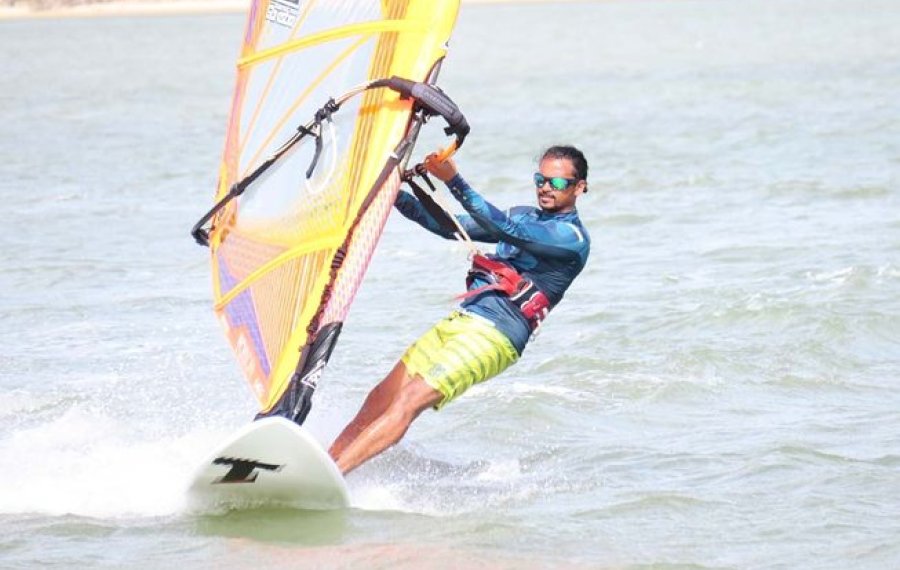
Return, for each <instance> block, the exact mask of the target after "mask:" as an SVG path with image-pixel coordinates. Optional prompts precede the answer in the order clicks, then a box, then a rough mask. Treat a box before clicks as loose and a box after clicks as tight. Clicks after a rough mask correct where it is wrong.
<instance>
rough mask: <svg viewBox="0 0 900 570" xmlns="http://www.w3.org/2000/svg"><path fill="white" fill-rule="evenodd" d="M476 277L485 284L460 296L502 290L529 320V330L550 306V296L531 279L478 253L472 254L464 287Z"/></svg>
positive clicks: (539, 321)
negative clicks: (470, 265) (486, 282)
mask: <svg viewBox="0 0 900 570" xmlns="http://www.w3.org/2000/svg"><path fill="white" fill-rule="evenodd" d="M479 277H480V278H481V279H484V280H485V281H488V284H487V285H482V286H481V287H477V288H475V289H472V290H471V291H467V292H466V293H464V294H462V295H460V298H462V299H468V298H469V297H474V296H475V295H478V294H480V293H483V292H484V291H499V292H501V293H504V294H505V295H506V296H507V297H509V300H510V301H511V302H512V304H513V305H515V306H516V307H517V308H518V309H519V311H520V312H521V313H522V316H523V317H525V320H526V321H528V326H529V327H531V330H532V332H533V331H535V330H537V328H538V327H539V326H540V325H541V321H543V320H544V319H545V318H546V317H547V315H548V314H549V313H550V309H552V308H553V307H552V306H551V304H550V299H548V298H547V295H545V294H544V292H543V291H541V290H540V289H538V287H537V285H535V284H534V282H533V281H531V280H530V279H526V278H525V277H523V276H522V275H521V274H520V273H519V272H518V271H516V270H515V268H513V267H512V266H510V265H508V264H506V263H503V262H502V261H498V260H496V259H491V258H489V257H486V256H484V255H482V254H480V253H477V254H475V255H473V256H472V267H471V269H469V273H468V275H466V286H467V287H471V286H472V283H473V282H474V281H475V279H476V278H479Z"/></svg>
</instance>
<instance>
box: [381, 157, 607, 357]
mask: <svg viewBox="0 0 900 570" xmlns="http://www.w3.org/2000/svg"><path fill="white" fill-rule="evenodd" d="M447 187H448V188H449V189H450V192H451V194H452V195H453V197H454V198H456V200H457V201H459V203H460V204H461V205H462V207H463V208H464V209H465V211H466V214H462V215H458V216H456V218H457V220H459V222H460V224H461V225H462V227H463V228H464V229H465V230H466V232H467V233H468V234H469V237H471V238H472V240H474V241H478V242H482V243H496V244H497V248H496V253H495V254H493V255H492V256H490V257H493V258H495V259H498V260H501V261H503V262H505V263H507V264H509V265H511V266H513V267H514V268H515V269H516V270H517V271H518V272H519V273H520V274H521V275H522V276H524V277H525V278H526V279H529V280H531V281H532V282H534V284H535V285H537V287H538V289H540V290H541V291H543V292H544V294H545V295H546V296H547V297H548V298H549V299H550V303H551V306H556V305H557V304H558V303H559V302H560V301H561V300H562V298H563V294H564V293H565V291H566V289H568V288H569V285H571V283H572V281H574V279H575V277H576V276H577V275H578V274H579V273H580V272H581V270H582V269H583V268H584V265H585V263H586V262H587V258H588V254H589V253H590V236H589V235H588V232H587V230H586V229H585V228H584V226H583V225H582V223H581V220H580V219H579V217H578V212H577V211H576V210H573V211H571V212H565V213H552V212H545V211H543V210H541V209H539V208H535V207H531V206H515V207H513V208H510V209H509V210H507V211H502V210H500V209H498V208H496V207H495V206H494V205H492V204H491V203H490V202H488V201H487V200H485V199H484V198H483V197H482V196H481V195H480V194H478V192H476V191H475V190H473V189H472V187H471V186H469V185H468V184H467V183H466V181H465V180H464V179H463V178H462V176H460V175H459V174H457V175H456V176H455V177H454V178H453V179H451V180H450V181H449V182H448V183H447ZM395 206H396V207H397V209H398V210H400V212H401V213H402V214H403V215H404V216H405V217H406V218H408V219H410V220H412V221H414V222H416V223H417V224H419V225H421V226H422V227H423V228H425V229H427V230H428V231H430V232H432V233H434V234H436V235H439V236H441V237H443V238H445V239H453V235H452V234H451V233H449V232H447V231H446V230H444V229H443V228H442V227H441V226H440V224H439V223H438V222H437V221H436V220H435V219H434V217H433V216H432V215H431V214H430V213H429V212H428V210H426V209H425V207H424V206H423V205H422V204H421V203H420V202H419V201H418V200H417V199H416V198H415V197H414V196H412V195H411V194H409V193H406V192H400V193H399V194H398V195H397V200H396V202H395ZM485 284H486V282H485V281H483V280H481V279H476V280H475V281H474V282H473V283H472V284H471V285H470V287H469V289H470V290H472V289H475V288H478V287H481V286H482V285H485ZM461 308H462V309H463V310H464V311H466V312H469V313H472V314H475V315H479V316H481V317H484V318H486V319H488V320H490V321H491V322H493V323H494V325H495V326H496V327H497V329H498V330H499V331H500V332H502V333H504V334H505V335H506V336H507V337H508V338H509V339H510V341H512V343H513V345H514V346H515V347H516V350H517V351H518V352H519V354H521V353H522V352H523V351H524V350H525V345H526V344H527V343H528V339H529V337H530V336H531V328H530V327H529V325H528V321H527V320H526V319H525V317H524V316H522V313H521V312H520V311H519V309H518V307H516V306H515V305H514V304H513V303H512V301H510V300H509V298H508V297H507V296H506V295H505V294H503V293H501V292H498V291H495V290H486V291H483V292H481V293H479V294H477V295H474V296H472V297H469V298H467V299H465V300H464V301H463V302H462V303H461Z"/></svg>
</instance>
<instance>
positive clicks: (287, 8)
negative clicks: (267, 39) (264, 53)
mask: <svg viewBox="0 0 900 570" xmlns="http://www.w3.org/2000/svg"><path fill="white" fill-rule="evenodd" d="M299 14H300V0H270V2H269V5H268V6H267V7H266V20H268V21H270V22H272V23H273V24H278V25H279V26H286V27H288V28H293V27H294V24H296V23H297V17H298V16H299Z"/></svg>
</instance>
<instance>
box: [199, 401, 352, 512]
mask: <svg viewBox="0 0 900 570" xmlns="http://www.w3.org/2000/svg"><path fill="white" fill-rule="evenodd" d="M188 497H189V499H190V501H191V503H192V505H194V506H195V507H214V508H222V507H224V508H252V507H260V506H269V505H284V506H291V507H295V508H301V509H315V510H329V509H340V508H346V507H348V506H349V504H350V496H349V493H348V492H347V485H346V483H345V482H344V478H343V476H342V475H341V473H340V471H339V470H338V468H337V465H335V464H334V461H332V459H331V457H330V456H329V455H328V454H327V453H326V452H325V450H323V449H322V447H321V446H320V445H319V443H318V442H317V441H316V440H315V439H313V437H312V436H310V435H309V434H308V433H307V432H306V430H304V429H303V428H302V427H300V426H298V425H297V424H295V423H294V422H292V421H290V420H288V419H285V418H281V417H271V418H264V419H261V420H258V421H255V422H252V423H251V424H250V425H248V426H246V427H244V428H242V429H240V430H239V431H238V432H237V433H235V434H234V435H232V436H231V437H230V438H229V439H228V440H227V441H225V442H224V443H223V444H222V445H221V446H220V447H218V448H217V449H216V450H215V451H214V452H213V453H212V454H211V455H210V456H209V458H207V460H206V461H204V462H203V464H202V465H201V466H200V468H199V469H198V470H197V472H196V473H195V474H194V478H193V480H192V482H191V484H190V487H189V488H188Z"/></svg>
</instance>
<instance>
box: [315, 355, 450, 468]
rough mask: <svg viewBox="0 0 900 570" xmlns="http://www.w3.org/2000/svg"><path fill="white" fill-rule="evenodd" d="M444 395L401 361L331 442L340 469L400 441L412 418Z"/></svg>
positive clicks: (331, 452)
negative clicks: (409, 370)
mask: <svg viewBox="0 0 900 570" xmlns="http://www.w3.org/2000/svg"><path fill="white" fill-rule="evenodd" d="M395 373H396V376H395ZM442 399H443V395H442V394H441V393H440V392H438V391H437V390H435V389H434V388H432V387H431V386H429V385H428V384H426V383H425V381H424V380H422V379H421V378H420V377H418V376H415V377H410V376H409V374H408V373H407V372H406V367H405V366H403V364H402V363H399V364H398V365H397V366H395V367H394V370H393V371H391V374H389V375H388V377H387V378H385V379H384V380H383V381H382V382H381V384H379V385H378V386H376V387H375V389H374V390H372V392H371V393H370V394H369V397H368V398H366V402H365V403H364V404H363V407H362V409H361V410H360V411H359V413H358V414H357V415H356V418H354V419H353V421H352V422H350V425H348V426H347V427H346V428H345V429H344V432H343V433H341V435H340V436H338V438H337V440H335V442H334V444H333V445H332V446H331V450H329V453H330V454H331V456H332V458H333V459H334V461H335V463H337V466H338V469H340V470H341V473H343V474H345V475H346V474H347V473H349V472H350V471H352V470H353V469H355V468H356V467H359V466H360V465H361V464H363V463H364V462H366V461H368V460H369V459H371V458H372V457H374V456H376V455H378V454H379V453H381V452H382V451H384V450H385V449H387V448H388V447H390V446H392V445H394V444H395V443H397V442H398V441H400V438H402V437H403V435H404V434H405V433H406V430H408V429H409V426H410V424H412V422H413V420H415V419H416V418H417V417H418V416H419V414H421V413H422V412H423V411H424V410H425V409H426V408H430V407H432V406H434V405H435V404H437V403H438V402H440V401H441V400H442Z"/></svg>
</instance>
